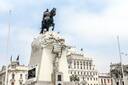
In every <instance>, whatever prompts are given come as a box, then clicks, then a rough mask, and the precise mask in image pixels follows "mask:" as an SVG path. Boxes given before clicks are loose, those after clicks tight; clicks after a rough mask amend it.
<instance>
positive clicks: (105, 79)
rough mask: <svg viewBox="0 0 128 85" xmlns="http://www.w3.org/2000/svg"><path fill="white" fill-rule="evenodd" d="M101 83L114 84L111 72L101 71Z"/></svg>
mask: <svg viewBox="0 0 128 85" xmlns="http://www.w3.org/2000/svg"><path fill="white" fill-rule="evenodd" d="M99 85H112V78H111V75H110V74H109V73H99Z"/></svg>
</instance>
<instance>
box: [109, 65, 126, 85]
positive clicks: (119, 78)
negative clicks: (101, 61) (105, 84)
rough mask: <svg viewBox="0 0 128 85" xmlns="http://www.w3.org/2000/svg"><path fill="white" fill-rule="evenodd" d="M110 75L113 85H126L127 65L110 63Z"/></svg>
mask: <svg viewBox="0 0 128 85" xmlns="http://www.w3.org/2000/svg"><path fill="white" fill-rule="evenodd" d="M110 73H111V77H112V80H113V85H128V65H122V64H121V63H112V64H111V65H110Z"/></svg>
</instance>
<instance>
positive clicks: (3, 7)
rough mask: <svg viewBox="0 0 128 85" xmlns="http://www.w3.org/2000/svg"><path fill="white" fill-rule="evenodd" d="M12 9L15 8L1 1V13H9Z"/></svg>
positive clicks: (3, 0)
mask: <svg viewBox="0 0 128 85" xmlns="http://www.w3.org/2000/svg"><path fill="white" fill-rule="evenodd" d="M12 8H13V6H12V4H10V3H8V2H7V1H5V0H0V13H2V12H8V11H9V10H10V9H12Z"/></svg>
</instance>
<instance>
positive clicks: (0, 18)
mask: <svg viewBox="0 0 128 85" xmlns="http://www.w3.org/2000/svg"><path fill="white" fill-rule="evenodd" d="M127 4H128V1H127V0H79V1H78V0H27V1H26V0H0V29H1V31H0V40H1V41H0V58H1V59H2V60H1V62H0V66H2V65H5V64H6V63H8V60H9V58H10V56H11V55H12V56H13V59H15V58H16V57H17V55H20V56H21V57H20V59H21V62H22V64H26V65H27V64H28V62H29V58H30V54H31V42H32V40H33V38H34V37H36V36H38V34H39V32H40V25H41V20H42V14H43V11H44V10H45V9H46V8H49V9H52V8H53V7H56V8H57V15H56V16H55V23H56V25H55V31H56V32H60V34H61V35H62V36H64V38H65V39H66V41H67V42H68V43H69V44H71V45H73V46H75V47H76V48H77V49H80V48H83V49H84V52H85V53H86V54H87V55H89V56H90V57H92V58H93V59H94V63H95V64H96V68H97V69H98V70H99V71H100V72H107V71H109V64H110V63H111V62H119V57H118V48H117V40H116V36H117V35H119V36H120V44H121V52H124V53H128V45H127V43H128V24H127V22H128V11H127V9H128V5H127ZM9 10H12V13H11V15H10V16H9ZM9 20H10V24H11V31H10V39H9V53H8V55H7V46H6V45H7V33H8V23H9ZM122 57H123V63H126V64H127V63H128V58H127V56H124V55H122Z"/></svg>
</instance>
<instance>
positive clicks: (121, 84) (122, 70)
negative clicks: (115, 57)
mask: <svg viewBox="0 0 128 85" xmlns="http://www.w3.org/2000/svg"><path fill="white" fill-rule="evenodd" d="M117 42H118V51H119V57H120V65H121V72H122V76H121V78H122V79H121V80H120V81H121V82H120V85H123V83H124V69H123V64H122V56H121V51H120V40H119V36H117ZM124 85H125V84H124Z"/></svg>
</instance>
